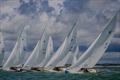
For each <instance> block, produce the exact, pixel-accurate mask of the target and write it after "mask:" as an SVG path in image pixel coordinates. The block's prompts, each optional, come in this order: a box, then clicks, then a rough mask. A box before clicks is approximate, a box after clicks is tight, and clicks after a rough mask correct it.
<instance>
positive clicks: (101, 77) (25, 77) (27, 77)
mask: <svg viewBox="0 0 120 80" xmlns="http://www.w3.org/2000/svg"><path fill="white" fill-rule="evenodd" d="M0 80H120V68H111V69H107V68H106V69H101V70H100V71H99V72H98V73H94V74H93V73H84V74H65V73H43V72H6V71H2V70H1V71H0Z"/></svg>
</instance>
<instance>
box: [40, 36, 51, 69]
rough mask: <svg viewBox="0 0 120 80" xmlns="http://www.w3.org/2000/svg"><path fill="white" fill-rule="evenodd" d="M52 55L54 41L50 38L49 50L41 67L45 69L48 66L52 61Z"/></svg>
mask: <svg viewBox="0 0 120 80" xmlns="http://www.w3.org/2000/svg"><path fill="white" fill-rule="evenodd" d="M52 55H53V40H52V37H51V36H50V37H49V40H48V45H47V49H46V56H45V59H44V60H43V61H42V63H41V64H40V65H39V66H40V67H44V66H45V65H46V64H47V62H48V61H49V60H50V58H51V57H52Z"/></svg>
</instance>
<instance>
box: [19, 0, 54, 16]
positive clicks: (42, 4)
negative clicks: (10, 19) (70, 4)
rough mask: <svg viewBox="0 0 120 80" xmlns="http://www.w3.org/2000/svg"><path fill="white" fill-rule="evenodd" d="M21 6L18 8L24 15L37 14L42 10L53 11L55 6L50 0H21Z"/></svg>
mask: <svg viewBox="0 0 120 80" xmlns="http://www.w3.org/2000/svg"><path fill="white" fill-rule="evenodd" d="M20 3H21V5H20V7H19V8H18V10H19V12H20V13H21V14H24V15H30V14H37V13H40V12H46V13H48V14H49V13H51V12H52V11H53V10H54V8H53V7H50V6H49V4H48V0H29V2H27V3H26V2H25V1H23V0H20Z"/></svg>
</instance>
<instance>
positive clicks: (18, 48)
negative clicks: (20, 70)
mask: <svg viewBox="0 0 120 80" xmlns="http://www.w3.org/2000/svg"><path fill="white" fill-rule="evenodd" d="M26 29H27V28H26V27H24V29H23V31H22V33H21V34H20V36H19V37H18V39H17V42H16V44H15V46H14V48H13V50H12V52H11V54H10V56H9V57H8V59H7V61H6V62H5V63H4V65H3V70H9V68H10V67H17V66H21V65H22V60H24V57H23V58H22V57H21V56H22V55H23V51H24V38H25V37H24V34H25V31H26ZM21 58H22V59H21Z"/></svg>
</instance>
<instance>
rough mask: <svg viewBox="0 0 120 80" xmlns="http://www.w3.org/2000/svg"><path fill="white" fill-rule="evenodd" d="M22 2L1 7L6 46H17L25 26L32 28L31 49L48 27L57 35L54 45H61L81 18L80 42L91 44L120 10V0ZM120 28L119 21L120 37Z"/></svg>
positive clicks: (119, 32)
mask: <svg viewBox="0 0 120 80" xmlns="http://www.w3.org/2000/svg"><path fill="white" fill-rule="evenodd" d="M21 1H23V2H20V0H15V1H10V0H8V1H7V0H6V1H4V4H2V5H1V8H2V9H1V11H0V25H1V26H2V28H3V30H4V36H5V40H6V45H7V44H12V45H14V43H15V41H16V40H15V39H16V38H17V36H18V32H19V30H20V29H21V28H22V27H24V26H25V25H30V26H31V28H30V30H29V34H28V37H29V40H28V41H29V45H30V48H31V49H33V47H34V45H35V44H36V43H37V40H39V39H40V38H41V35H42V32H43V29H44V27H45V26H46V27H47V31H48V32H49V33H50V34H51V35H52V36H53V39H54V43H55V45H54V46H55V47H58V46H60V44H61V43H62V41H63V40H64V38H65V36H66V35H67V33H68V32H69V30H70V29H71V27H72V25H73V23H74V22H75V20H76V18H77V17H78V15H79V16H80V18H79V21H78V23H77V26H78V33H77V34H78V35H77V38H78V41H79V42H78V43H79V44H80V45H90V44H91V43H92V42H93V40H94V39H95V38H96V37H97V36H98V34H99V33H100V32H101V31H102V30H103V29H104V25H105V24H106V23H107V22H108V20H109V19H110V18H111V16H112V15H113V14H114V13H115V12H116V11H117V10H118V8H120V1H119V0H114V1H113V0H62V1H59V0H54V2H53V1H52V0H49V1H48V0H27V1H28V2H25V1H26V0H21ZM30 1H33V2H30ZM2 3H3V2H2ZM52 5H53V6H52ZM28 15H30V16H28ZM31 15H32V17H31ZM119 25H120V20H118V22H117V28H116V31H115V34H116V35H117V36H116V37H119V35H120V26H119ZM10 42H12V43H10ZM116 43H119V41H116Z"/></svg>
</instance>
